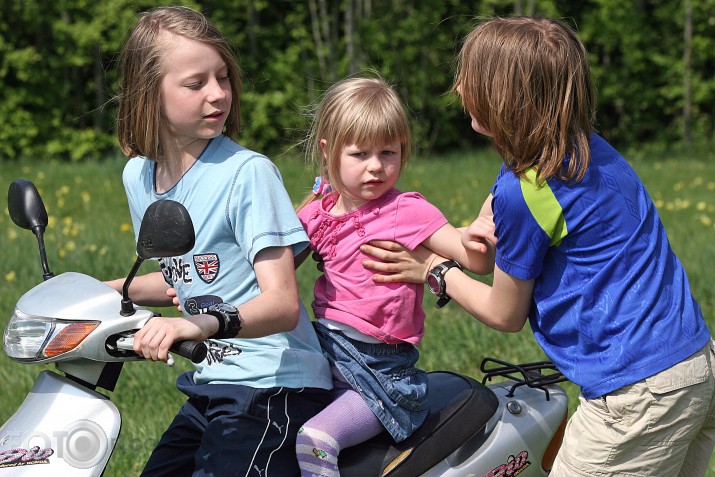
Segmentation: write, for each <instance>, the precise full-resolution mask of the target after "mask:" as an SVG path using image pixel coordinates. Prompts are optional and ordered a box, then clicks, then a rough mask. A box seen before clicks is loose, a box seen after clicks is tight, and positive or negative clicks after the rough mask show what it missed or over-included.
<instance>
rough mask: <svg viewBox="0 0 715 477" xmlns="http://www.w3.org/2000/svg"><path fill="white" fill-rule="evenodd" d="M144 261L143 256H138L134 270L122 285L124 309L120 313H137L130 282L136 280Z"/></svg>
mask: <svg viewBox="0 0 715 477" xmlns="http://www.w3.org/2000/svg"><path fill="white" fill-rule="evenodd" d="M143 261H144V259H143V258H141V257H137V261H136V262H134V266H133V267H132V271H131V272H129V275H127V278H126V280H124V285H123V286H122V310H121V311H120V312H119V314H120V315H122V316H132V315H133V314H134V313H136V310H135V309H134V304H133V303H132V300H131V299H130V298H129V284H130V283H131V282H132V280H134V277H135V276H136V274H137V272H138V271H139V267H140V266H141V264H142V262H143Z"/></svg>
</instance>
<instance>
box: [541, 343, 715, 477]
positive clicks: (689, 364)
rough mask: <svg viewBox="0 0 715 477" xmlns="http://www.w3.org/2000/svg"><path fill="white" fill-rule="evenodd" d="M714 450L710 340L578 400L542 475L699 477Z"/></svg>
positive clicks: (714, 360)
mask: <svg viewBox="0 0 715 477" xmlns="http://www.w3.org/2000/svg"><path fill="white" fill-rule="evenodd" d="M714 446H715V342H713V341H711V342H710V343H709V344H708V345H706V346H705V347H703V348H702V349H701V350H700V351H698V352H697V353H695V354H693V355H692V356H690V357H689V358H687V359H685V360H683V361H681V362H680V363H678V364H676V365H675V366H673V367H671V368H669V369H666V370H665V371H662V372H660V373H658V374H656V375H654V376H651V377H649V378H646V379H644V380H643V381H639V382H637V383H635V384H632V385H629V386H624V387H623V388H621V389H618V390H616V391H614V392H612V393H609V394H607V395H605V396H601V397H599V398H595V399H585V398H584V397H583V396H580V397H579V406H578V408H577V409H576V412H574V414H573V416H571V419H569V422H568V425H567V426H566V434H565V437H564V442H563V444H562V446H561V449H560V450H559V454H558V456H557V457H556V462H554V468H553V470H552V472H551V474H549V475H550V477H574V476H582V477H606V476H608V477H611V476H619V477H631V476H632V477H636V476H637V477H646V476H648V477H664V476H673V477H675V476H678V475H679V476H682V477H686V476H687V477H695V476H703V475H705V472H706V470H707V467H708V463H709V462H710V458H711V456H712V452H713V447H714Z"/></svg>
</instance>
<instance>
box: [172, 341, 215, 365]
mask: <svg viewBox="0 0 715 477" xmlns="http://www.w3.org/2000/svg"><path fill="white" fill-rule="evenodd" d="M169 351H171V352H172V353H176V354H178V355H179V356H183V357H184V358H187V359H190V360H191V362H192V363H200V362H201V361H203V360H204V359H205V358H206V353H207V352H208V350H207V349H206V343H204V342H202V341H177V342H176V343H174V344H173V345H171V348H169Z"/></svg>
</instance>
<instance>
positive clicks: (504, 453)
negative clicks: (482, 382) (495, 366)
mask: <svg viewBox="0 0 715 477" xmlns="http://www.w3.org/2000/svg"><path fill="white" fill-rule="evenodd" d="M489 387H490V388H491V389H492V390H493V391H494V393H495V394H496V395H497V396H498V398H499V409H498V411H497V414H496V415H495V416H494V418H493V421H492V422H493V430H492V431H491V433H490V434H489V436H488V437H487V438H486V440H484V442H483V443H477V444H478V445H479V447H478V449H477V450H476V451H475V452H473V453H471V455H469V457H468V458H467V459H464V458H463V456H464V454H465V453H464V452H461V453H460V451H457V452H455V453H454V454H453V455H452V456H450V457H448V458H447V459H445V460H443V461H442V462H440V463H439V464H438V465H436V466H435V467H433V468H432V469H431V470H430V471H429V472H426V473H425V474H423V476H422V477H437V476H439V477H511V476H516V475H518V476H519V477H535V476H539V477H545V476H546V475H547V473H546V472H545V471H544V470H543V469H542V468H541V459H542V457H543V455H544V452H545V450H546V448H547V447H548V445H549V443H550V441H551V438H552V437H553V435H554V434H555V432H556V430H557V429H558V428H559V425H560V424H561V422H562V420H563V418H564V416H565V415H566V413H567V412H568V398H567V395H566V393H565V392H564V391H563V390H562V389H561V388H559V387H557V386H553V387H550V388H549V396H550V400H548V401H547V400H546V396H545V394H544V392H543V391H542V390H538V389H532V388H528V387H521V388H518V389H517V390H516V392H515V396H514V397H507V396H506V395H507V393H508V390H509V386H501V385H499V384H495V385H491V386H489ZM509 403H511V404H509ZM508 408H512V409H520V412H518V413H512V412H510V411H509V409H508ZM490 424H491V423H490ZM469 445H470V443H466V445H465V447H469Z"/></svg>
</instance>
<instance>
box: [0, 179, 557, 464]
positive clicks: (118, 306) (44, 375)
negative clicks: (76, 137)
mask: <svg viewBox="0 0 715 477" xmlns="http://www.w3.org/2000/svg"><path fill="white" fill-rule="evenodd" d="M8 209H9V212H10V216H11V218H12V220H13V221H14V222H15V223H16V224H17V225H18V226H20V227H22V228H26V229H29V230H32V231H33V233H34V234H35V235H36V236H37V240H38V244H39V248H40V256H41V261H42V266H43V269H44V278H45V281H44V282H42V283H40V284H39V285H37V286H35V287H34V288H32V289H31V290H29V291H28V292H27V293H25V294H24V295H23V296H22V297H21V298H20V300H19V301H18V302H17V305H16V307H15V311H14V313H13V315H12V316H11V317H10V320H9V322H8V324H7V327H6V330H5V336H4V349H5V353H6V354H7V355H8V356H9V357H10V358H12V359H14V360H15V361H18V362H20V363H50V362H54V363H56V368H57V372H54V371H48V370H45V371H41V372H40V373H39V375H38V377H37V379H36V381H35V384H34V385H33V387H32V389H31V390H30V392H29V394H28V395H27V397H26V398H25V400H24V402H23V403H22V405H21V406H20V408H19V409H18V410H17V411H16V412H15V414H14V415H13V416H12V417H11V418H10V419H9V420H8V421H7V422H6V423H5V424H4V425H3V426H2V427H1V428H0V477H4V476H5V475H8V476H9V475H12V476H16V475H21V476H40V475H41V476H46V475H58V476H64V475H67V476H99V475H101V474H102V473H103V471H104V469H105V467H106V465H107V462H108V461H109V458H110V457H111V454H112V451H113V449H114V447H115V445H116V442H117V438H118V436H119V430H120V426H121V417H120V415H119V412H118V410H117V408H116V406H114V404H113V403H112V402H111V401H110V400H109V399H108V398H107V397H106V396H105V395H103V394H100V393H98V392H96V391H95V389H96V388H97V387H100V388H102V389H105V390H108V391H113V390H114V387H115V385H116V383H117V379H118V377H119V374H120V372H121V367H122V365H123V363H124V362H126V361H136V360H139V359H141V358H140V357H139V356H137V355H136V354H135V353H134V352H133V351H132V340H133V334H134V333H135V332H136V330H138V329H140V328H141V327H142V326H143V325H144V323H146V321H147V320H149V319H150V318H151V317H152V316H154V315H153V313H152V312H151V311H149V310H145V309H142V308H137V307H135V306H134V305H133V304H132V302H131V300H129V297H128V290H129V284H130V282H131V280H132V279H133V277H134V276H135V275H136V273H137V271H138V269H139V266H140V265H141V263H142V262H143V261H144V260H146V259H149V258H158V257H171V256H177V255H181V254H183V253H185V252H186V251H188V250H190V249H191V248H192V247H193V244H194V230H193V225H192V223H191V218H190V216H189V214H188V212H187V211H186V209H185V208H184V207H183V206H181V205H180V204H178V203H176V202H173V201H170V200H164V201H158V202H155V203H154V204H152V205H151V206H150V207H149V209H147V212H146V214H145V216H144V219H143V221H142V224H141V228H140V231H139V239H138V243H137V255H138V258H137V260H136V263H135V264H134V267H133V268H132V270H131V272H130V273H129V275H128V277H127V279H126V281H125V283H124V287H123V293H122V295H120V294H118V293H117V292H116V291H114V290H113V289H112V288H111V287H108V286H107V285H105V284H104V283H102V282H101V281H99V280H96V279H94V278H92V277H89V276H87V275H83V274H80V273H73V272H68V273H63V274H61V275H58V276H56V277H54V276H53V274H52V272H50V270H49V266H48V264H47V258H46V254H45V248H44V240H43V232H44V229H45V227H46V226H47V212H46V211H45V207H44V205H43V203H42V200H41V198H40V196H39V194H38V192H37V189H36V188H35V186H34V185H33V184H32V183H31V182H29V181H26V180H23V179H18V180H16V181H14V182H13V183H12V184H11V186H10V190H9V193H8ZM172 351H173V352H174V353H176V354H179V355H181V356H185V357H188V358H189V359H191V360H192V361H193V362H200V361H202V360H203V359H204V358H205V356H206V346H205V345H204V344H203V343H196V342H183V343H177V344H175V345H174V346H173V347H172ZM481 370H482V372H483V373H484V375H485V377H484V380H483V383H485V382H486V381H488V380H491V379H493V378H499V377H501V378H503V379H502V380H500V382H498V383H495V384H490V385H489V386H486V385H485V384H483V383H479V382H477V381H475V380H473V379H472V378H469V377H467V376H462V375H459V374H455V373H451V372H442V371H438V372H432V373H429V377H430V395H429V396H430V397H429V399H430V414H429V416H428V418H427V420H426V422H425V423H424V425H423V426H422V427H420V429H418V430H417V431H416V432H415V433H414V434H413V435H412V436H410V437H409V438H408V439H407V440H405V441H403V442H401V443H399V444H396V443H395V442H394V441H392V440H391V439H390V437H389V435H388V434H387V433H384V434H382V435H379V436H377V437H375V438H373V439H371V440H369V441H367V442H365V443H363V444H361V445H358V446H355V447H352V448H348V449H345V450H343V451H342V452H341V454H340V469H341V475H342V476H344V477H358V476H359V477H369V476H387V477H399V476H409V477H414V476H419V475H422V476H427V477H432V476H434V477H436V476H442V477H449V476H454V477H466V476H474V477H515V476H517V475H519V476H521V477H528V476H546V475H548V472H549V470H550V468H551V464H552V462H553V460H554V457H555V455H556V452H557V451H558V448H559V446H560V444H561V439H562V436H563V429H564V426H565V423H566V417H567V413H568V405H567V404H568V403H567V396H566V393H565V392H564V391H563V389H562V388H561V387H559V386H558V385H557V383H558V382H562V381H564V380H565V378H564V377H563V376H562V375H561V374H560V373H559V372H558V371H556V370H555V368H554V366H553V365H552V364H551V363H550V362H539V363H529V364H523V365H513V364H509V363H506V362H503V361H499V360H496V359H494V358H486V359H485V360H484V361H483V362H482V365H481ZM281 477H282V476H281Z"/></svg>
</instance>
